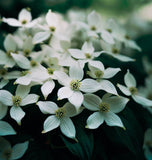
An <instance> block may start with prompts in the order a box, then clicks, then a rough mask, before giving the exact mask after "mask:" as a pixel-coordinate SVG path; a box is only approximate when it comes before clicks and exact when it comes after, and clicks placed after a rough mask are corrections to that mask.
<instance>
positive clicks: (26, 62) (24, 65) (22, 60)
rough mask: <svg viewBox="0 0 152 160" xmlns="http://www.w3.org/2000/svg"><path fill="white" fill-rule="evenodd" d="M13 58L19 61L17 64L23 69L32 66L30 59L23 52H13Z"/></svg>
mask: <svg viewBox="0 0 152 160" xmlns="http://www.w3.org/2000/svg"><path fill="white" fill-rule="evenodd" d="M11 55H12V57H13V59H14V60H15V62H16V63H17V65H18V66H19V67H21V68H23V69H29V68H30V61H29V60H28V59H27V58H26V57H24V56H23V55H21V54H13V53H11Z"/></svg>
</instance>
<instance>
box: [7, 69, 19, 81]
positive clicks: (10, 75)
mask: <svg viewBox="0 0 152 160" xmlns="http://www.w3.org/2000/svg"><path fill="white" fill-rule="evenodd" d="M20 75H21V72H20V71H12V72H9V73H7V75H5V78H6V79H16V78H18V77H20Z"/></svg>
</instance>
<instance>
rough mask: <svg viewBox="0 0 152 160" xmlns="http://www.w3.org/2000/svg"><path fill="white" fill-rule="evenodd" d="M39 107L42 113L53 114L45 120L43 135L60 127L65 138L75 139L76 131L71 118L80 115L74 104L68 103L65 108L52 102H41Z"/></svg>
mask: <svg viewBox="0 0 152 160" xmlns="http://www.w3.org/2000/svg"><path fill="white" fill-rule="evenodd" d="M37 105H38V106H39V108H40V110H41V111H42V113H44V114H53V115H51V116H49V117H48V118H47V119H46V120H45V122H44V130H43V131H42V133H46V132H49V131H51V130H53V129H55V128H57V127H59V126H60V130H61V132H62V133H63V134H64V135H65V136H67V137H69V138H72V139H75V136H76V130H75V127H74V124H73V122H72V120H71V119H70V117H73V116H75V115H77V114H78V113H77V112H76V109H75V107H74V106H73V105H72V104H70V103H69V102H67V103H66V104H65V105H64V106H63V107H58V106H57V105H56V104H55V103H54V102H51V101H45V102H43V101H39V102H38V103H37Z"/></svg>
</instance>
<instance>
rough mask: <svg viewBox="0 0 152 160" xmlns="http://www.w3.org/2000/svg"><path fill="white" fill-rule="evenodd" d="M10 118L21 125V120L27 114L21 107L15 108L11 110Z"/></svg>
mask: <svg viewBox="0 0 152 160" xmlns="http://www.w3.org/2000/svg"><path fill="white" fill-rule="evenodd" d="M10 116H11V117H12V118H13V119H14V120H15V121H16V122H17V123H18V124H19V125H21V120H22V118H23V117H24V116H25V112H24V111H23V110H22V108H21V107H16V106H13V107H11V109H10Z"/></svg>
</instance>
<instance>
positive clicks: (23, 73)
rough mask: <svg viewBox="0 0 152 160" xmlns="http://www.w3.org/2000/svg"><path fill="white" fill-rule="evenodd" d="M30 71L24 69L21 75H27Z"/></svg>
mask: <svg viewBox="0 0 152 160" xmlns="http://www.w3.org/2000/svg"><path fill="white" fill-rule="evenodd" d="M28 73H29V71H22V72H21V76H25V75H27V74H28Z"/></svg>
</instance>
